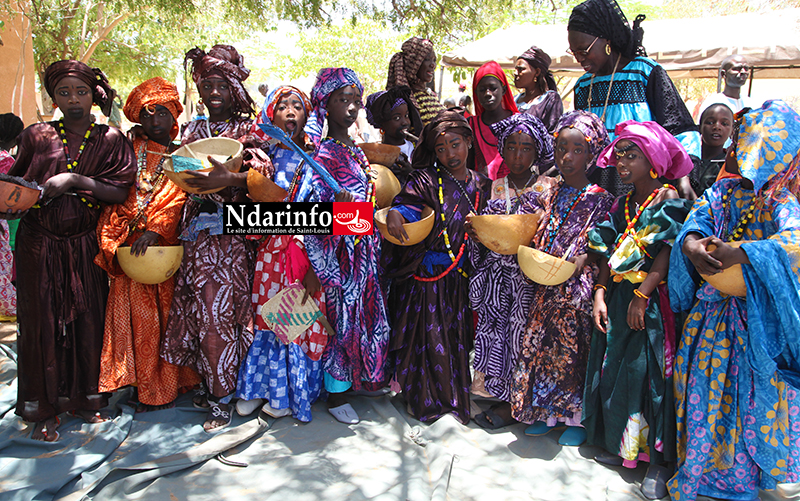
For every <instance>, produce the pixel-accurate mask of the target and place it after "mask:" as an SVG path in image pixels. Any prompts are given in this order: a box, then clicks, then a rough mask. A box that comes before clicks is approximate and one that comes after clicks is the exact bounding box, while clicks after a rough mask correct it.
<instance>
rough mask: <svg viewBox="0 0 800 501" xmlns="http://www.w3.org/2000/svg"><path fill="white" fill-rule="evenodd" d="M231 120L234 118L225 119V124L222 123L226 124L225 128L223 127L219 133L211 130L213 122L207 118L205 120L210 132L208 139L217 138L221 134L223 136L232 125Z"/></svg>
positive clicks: (207, 130) (207, 129)
mask: <svg viewBox="0 0 800 501" xmlns="http://www.w3.org/2000/svg"><path fill="white" fill-rule="evenodd" d="M231 118H232V117H228V118H226V119H225V121H224V122H222V123H224V124H225V127H223V129H222V130H221V131H219V132H217V131H212V130H211V125H210V122H211V120H210V119H208V118H206V119H205V120H204V122H205V123H206V132H208V137H217V136H219V135H220V134H222V133H223V132H224V131H225V129H227V128H228V124H230V123H231ZM214 123H220V122H214Z"/></svg>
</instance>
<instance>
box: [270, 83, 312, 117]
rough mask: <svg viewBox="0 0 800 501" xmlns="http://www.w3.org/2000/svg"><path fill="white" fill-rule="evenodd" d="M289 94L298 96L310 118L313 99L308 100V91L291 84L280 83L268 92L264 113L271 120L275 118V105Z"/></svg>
mask: <svg viewBox="0 0 800 501" xmlns="http://www.w3.org/2000/svg"><path fill="white" fill-rule="evenodd" d="M289 96H297V98H298V99H299V100H300V102H302V103H303V109H304V110H305V112H306V119H308V114H309V113H311V101H309V100H308V96H306V93H305V92H303V91H302V90H300V89H298V88H297V87H292V86H291V85H279V86H278V87H276V88H274V89H272V91H270V93H269V94H267V98H266V100H264V107H263V108H262V111H263V113H266V115H267V118H269V119H270V121H272V120H274V119H275V106H276V105H277V104H278V103H280V102H281V101H282V100H283V99H285V98H287V97H289Z"/></svg>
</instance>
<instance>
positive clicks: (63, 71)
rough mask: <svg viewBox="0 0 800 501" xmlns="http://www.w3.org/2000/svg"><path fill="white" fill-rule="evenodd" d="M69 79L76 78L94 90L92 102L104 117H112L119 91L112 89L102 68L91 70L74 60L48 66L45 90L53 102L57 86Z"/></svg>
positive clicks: (45, 72)
mask: <svg viewBox="0 0 800 501" xmlns="http://www.w3.org/2000/svg"><path fill="white" fill-rule="evenodd" d="M67 77H75V78H78V79H80V80H81V81H83V82H84V83H86V85H88V86H89V88H90V89H92V102H93V103H94V104H96V105H97V106H99V107H100V110H102V112H103V115H105V116H110V115H111V107H112V105H113V103H114V97H116V95H117V91H115V90H114V89H112V88H111V85H109V83H108V78H106V76H105V74H104V73H103V72H102V71H100V68H90V67H89V66H87V65H86V64H85V63H82V62H80V61H74V60H72V59H65V60H63V61H56V62H55V63H53V64H51V65H50V66H48V67H47V69H46V70H45V71H44V88H45V90H47V93H48V94H50V97H51V98H53V100H55V98H56V95H55V92H56V85H57V84H58V82H60V81H61V80H63V79H64V78H67Z"/></svg>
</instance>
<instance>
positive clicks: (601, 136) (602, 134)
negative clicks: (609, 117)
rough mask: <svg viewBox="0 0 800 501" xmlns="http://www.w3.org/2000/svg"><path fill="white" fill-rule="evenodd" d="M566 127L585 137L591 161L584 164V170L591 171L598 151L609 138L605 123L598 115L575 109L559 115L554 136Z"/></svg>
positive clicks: (594, 165) (604, 145)
mask: <svg viewBox="0 0 800 501" xmlns="http://www.w3.org/2000/svg"><path fill="white" fill-rule="evenodd" d="M567 128H569V129H576V130H578V131H580V132H581V134H583V137H585V138H586V144H587V145H588V146H589V153H590V154H591V155H592V159H591V161H590V162H589V164H588V165H587V166H586V172H587V173H590V172H592V171H593V170H594V169H595V167H596V164H597V157H598V156H599V155H600V152H601V151H603V148H605V147H606V146H608V141H609V138H608V132H607V131H606V126H605V124H603V121H602V120H600V117H598V116H597V115H595V114H594V113H591V112H588V111H584V110H575V111H570V112H569V113H565V114H563V115H561V118H560V119H559V120H558V124H556V133H555V137H558V133H559V132H561V130H562V129H567Z"/></svg>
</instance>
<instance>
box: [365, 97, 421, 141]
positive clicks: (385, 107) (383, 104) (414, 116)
mask: <svg viewBox="0 0 800 501" xmlns="http://www.w3.org/2000/svg"><path fill="white" fill-rule="evenodd" d="M401 104H406V105H407V106H408V117H409V118H410V119H411V132H413V133H414V134H419V133H421V132H422V118H420V116H419V110H417V107H416V106H415V105H414V101H413V100H412V99H411V88H409V87H405V86H402V87H392V88H391V89H389V90H381V91H378V92H376V93H374V94H370V95H369V96H368V97H367V104H366V106H365V108H366V109H367V121H368V122H369V123H370V124H371V125H372V126H373V127H375V128H377V129H380V128H381V127H382V126H383V125H382V124H383V123H384V122H387V121H389V120H390V119H391V118H392V112H393V111H394V110H395V108H397V107H398V106H400V105H401Z"/></svg>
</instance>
